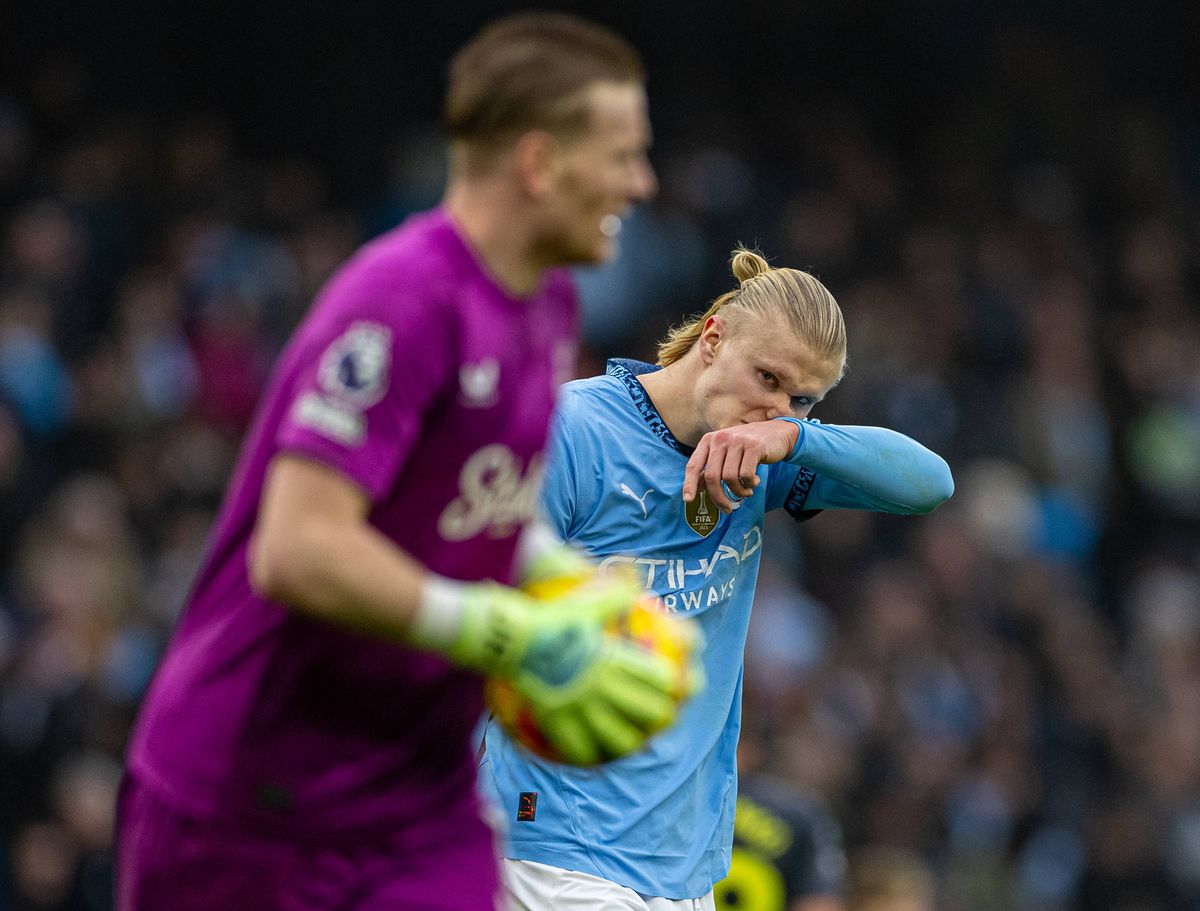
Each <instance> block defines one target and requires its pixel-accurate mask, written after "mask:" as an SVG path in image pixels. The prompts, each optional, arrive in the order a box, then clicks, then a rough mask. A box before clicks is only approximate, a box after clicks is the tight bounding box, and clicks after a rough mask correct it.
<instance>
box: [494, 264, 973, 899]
mask: <svg viewBox="0 0 1200 911" xmlns="http://www.w3.org/2000/svg"><path fill="white" fill-rule="evenodd" d="M731 266H732V269H733V274H734V276H735V277H736V278H737V280H738V283H739V286H738V288H737V289H736V290H734V291H731V292H729V293H728V294H724V295H722V296H721V297H719V298H717V300H716V301H714V302H713V304H712V306H711V307H710V308H709V309H708V312H706V313H705V314H703V315H702V316H700V317H698V318H697V319H695V320H692V321H691V322H689V323H687V324H685V325H684V326H681V327H679V328H678V329H675V330H673V331H672V332H671V333H670V334H669V335H668V337H667V339H666V340H665V341H664V342H663V343H662V344H660V345H659V349H658V361H659V365H660V367H659V368H656V367H653V366H651V365H649V364H641V363H636V362H633V361H610V362H609V366H608V373H607V375H606V376H601V377H594V378H591V379H586V380H578V381H576V382H573V383H568V384H567V386H566V387H565V388H564V390H563V394H562V399H561V401H560V402H559V409H558V411H557V413H556V416H555V421H554V432H553V434H552V443H551V448H550V453H551V454H550V458H549V461H548V463H547V471H546V492H545V501H546V511H547V514H548V515H549V516H550V517H551V519H552V520H553V521H554V522H555V523H556V530H557V531H558V532H559V533H560V534H561V535H563V536H564V537H565V538H567V539H569V540H571V541H572V542H575V543H577V544H579V545H581V546H582V547H583V548H585V549H586V550H588V551H589V552H590V553H591V554H592V556H594V557H596V558H602V563H601V565H602V566H625V567H632V568H633V569H634V570H636V571H637V572H639V573H640V574H641V577H642V580H643V581H644V582H645V584H646V586H647V588H649V589H651V590H653V591H654V592H655V593H656V594H657V595H658V596H659V601H660V602H661V607H662V609H663V610H665V611H668V612H670V613H672V614H675V615H676V616H679V617H683V618H686V620H685V622H688V623H689V624H696V625H697V626H699V627H700V629H702V630H703V632H704V639H705V640H706V642H707V648H706V649H705V652H704V673H705V677H706V678H707V680H708V684H707V686H706V687H705V690H704V692H703V694H701V695H700V696H698V697H697V698H695V699H693V700H692V701H691V702H690V703H688V705H687V706H686V707H685V708H684V710H683V712H682V713H681V714H680V719H679V722H678V723H677V724H676V725H675V726H674V727H673V728H671V729H670V730H669V731H666V732H665V733H663V734H662V735H661V736H659V737H656V738H654V739H653V740H651V741H650V743H649V745H648V747H647V749H646V750H644V751H641V752H638V753H635V754H634V755H631V756H627V757H625V758H622V759H618V760H616V761H615V762H611V763H608V764H607V765H604V766H602V767H600V768H596V769H572V768H569V767H565V766H554V765H552V764H549V763H546V762H543V761H541V760H538V759H535V758H533V757H532V756H530V755H529V754H528V753H523V752H521V751H520V750H519V749H518V748H516V747H515V746H514V745H513V743H512V741H511V740H510V739H509V738H508V737H507V736H506V735H505V734H504V733H503V732H502V731H500V730H499V729H498V728H497V726H496V725H494V724H493V725H489V726H488V729H487V734H486V739H487V758H486V760H485V764H484V771H483V782H484V784H485V786H486V787H487V788H488V789H489V791H490V794H491V796H492V798H494V800H495V802H496V807H497V809H498V811H499V814H502V816H503V817H504V818H506V819H507V820H508V845H507V848H506V851H505V857H506V859H505V861H504V876H505V881H506V886H507V887H508V890H509V896H510V899H511V905H510V907H511V908H512V909H520V911H530V909H532V911H583V909H588V911H591V909H596V911H600V909H603V911H701V909H706V911H707V909H712V908H713V905H714V895H713V884H714V883H715V882H717V881H718V880H720V879H721V878H722V877H724V876H725V875H726V874H727V873H728V871H729V863H730V853H731V847H732V842H733V822H734V804H735V799H736V796H737V773H736V762H735V755H734V751H735V748H736V746H737V741H738V731H739V727H740V724H741V693H742V653H743V650H744V648H745V644H746V630H747V627H748V625H749V621H750V606H751V603H752V601H753V598H754V585H755V581H756V577H757V575H758V562H759V558H760V556H761V550H762V534H763V518H764V514H765V513H766V511H767V510H769V509H784V510H786V511H787V512H788V513H790V514H791V515H792V516H793V517H795V518H796V519H797V520H805V519H808V518H811V517H812V516H813V515H815V514H816V513H817V512H819V511H821V510H823V509H868V510H874V511H877V512H885V513H893V514H897V515H914V514H919V513H925V512H929V511H930V510H932V509H935V508H936V507H937V506H938V505H939V504H941V503H942V501H944V500H945V499H946V498H947V497H949V496H950V494H951V492H952V491H953V487H954V485H953V480H952V478H951V475H950V469H949V468H948V467H947V466H946V463H945V462H944V461H943V460H942V459H941V458H940V457H939V456H937V455H935V454H934V453H932V452H930V451H929V450H928V449H926V448H925V447H923V446H921V445H920V444H919V443H916V442H914V441H913V440H911V439H909V438H908V437H906V436H904V435H902V434H899V433H896V432H895V431H891V430H887V429H884V428H881V427H852V426H834V425H826V424H820V423H818V422H816V421H812V420H809V419H808V417H809V413H810V412H811V411H812V409H813V408H814V407H815V406H816V405H817V403H819V402H820V401H821V400H822V399H823V398H824V397H825V396H826V394H828V393H829V392H830V390H831V389H833V387H834V386H835V385H836V384H837V382H838V380H840V379H841V376H842V371H843V370H844V368H845V363H846V332H845V327H844V324H843V321H842V314H841V310H840V309H839V308H838V305H837V302H836V301H835V300H834V299H833V297H832V295H830V293H829V291H827V290H826V289H825V287H824V285H822V284H821V283H820V282H819V281H817V280H816V279H815V278H813V276H811V275H809V274H808V273H806V272H801V271H799V270H796V269H773V268H771V267H770V266H768V264H767V262H766V261H765V260H764V259H763V258H762V257H761V256H759V255H758V254H756V253H753V252H750V251H747V250H738V251H735V253H734V256H733V260H732V263H731ZM529 808H534V811H533V812H530V811H529Z"/></svg>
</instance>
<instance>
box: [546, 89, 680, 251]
mask: <svg viewBox="0 0 1200 911" xmlns="http://www.w3.org/2000/svg"><path fill="white" fill-rule="evenodd" d="M586 99H587V104H588V110H589V114H588V126H587V128H586V129H585V130H584V132H583V133H582V134H581V135H579V136H577V137H574V138H572V139H570V140H562V141H559V140H553V141H552V143H551V145H550V146H549V149H548V152H547V158H546V162H545V167H544V169H543V170H542V171H541V172H540V175H541V177H542V178H543V181H542V182H541V183H538V184H536V185H535V192H537V194H538V199H539V203H540V206H541V209H542V217H541V230H540V231H539V234H540V239H539V242H538V258H539V259H540V260H541V261H542V262H543V263H545V264H546V265H560V264H573V263H599V262H602V261H604V260H606V259H608V258H609V257H610V256H612V255H613V254H614V253H615V252H616V248H617V243H618V236H619V234H620V231H621V220H622V218H624V217H625V216H626V215H628V213H629V211H630V209H631V208H632V207H633V206H634V205H635V204H637V203H639V202H642V201H645V200H647V199H650V198H651V197H652V196H653V195H654V193H655V192H656V191H657V189H658V182H657V179H656V178H655V176H654V170H653V168H651V166H650V161H649V159H648V158H647V156H646V152H647V149H648V148H649V145H650V121H649V119H648V117H647V114H646V93H645V90H644V89H643V88H642V87H641V86H640V85H638V84H636V83H621V82H599V83H596V84H594V85H592V86H591V87H590V88H589V89H588V90H587V94H586Z"/></svg>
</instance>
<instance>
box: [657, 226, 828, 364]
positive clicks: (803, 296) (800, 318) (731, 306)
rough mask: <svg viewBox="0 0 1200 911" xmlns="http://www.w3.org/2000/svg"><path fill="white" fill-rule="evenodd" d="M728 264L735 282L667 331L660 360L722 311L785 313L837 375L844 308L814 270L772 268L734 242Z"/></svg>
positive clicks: (672, 356) (681, 351)
mask: <svg viewBox="0 0 1200 911" xmlns="http://www.w3.org/2000/svg"><path fill="white" fill-rule="evenodd" d="M729 268H730V270H731V271H732V272H733V276H734V278H736V279H737V280H738V287H737V288H736V289H734V290H733V291H727V292H726V293H725V294H722V295H721V296H720V297H718V298H717V299H716V300H714V301H713V302H712V304H710V305H709V308H708V309H707V310H705V311H704V313H702V314H700V315H699V316H696V317H693V318H692V319H690V320H688V321H687V322H685V323H684V324H683V325H681V326H676V327H674V328H672V329H670V330H669V331H668V332H667V335H666V338H664V339H663V340H662V341H661V342H659V343H658V363H659V365H660V366H663V367H666V366H668V365H670V364H673V363H675V361H677V360H679V359H680V358H681V357H683V356H684V355H685V354H687V353H688V351H690V350H691V348H692V345H694V344H695V343H696V340H697V339H698V338H700V334H701V332H703V331H704V324H705V323H706V322H708V319H709V317H712V316H715V315H716V314H717V313H718V312H720V311H726V312H729V313H730V315H734V314H736V316H735V321H737V319H738V317H741V316H742V315H754V316H768V315H771V314H779V315H781V316H783V317H784V319H785V320H786V321H787V324H788V325H789V326H790V327H791V329H792V331H793V332H794V333H795V334H796V337H797V338H798V339H800V340H801V341H802V342H804V343H805V344H806V345H807V346H808V347H809V349H810V350H811V351H812V354H813V356H814V357H816V358H818V359H820V360H822V361H829V362H831V363H837V364H838V365H839V372H838V375H839V377H840V376H841V372H842V371H844V370H845V365H846V324H845V322H844V321H843V320H842V311H841V308H840V307H838V303H837V301H836V300H834V299H833V295H832V294H830V293H829V290H828V289H827V288H826V287H825V286H824V285H823V284H821V283H820V282H819V281H818V280H817V279H816V278H814V277H813V276H812V275H809V274H808V273H807V272H803V271H801V270H799V269H774V268H772V267H771V266H770V265H769V264H768V263H767V261H766V259H764V258H763V255H762V254H761V253H759V252H758V251H755V250H748V249H746V248H745V247H742V246H738V247H737V248H736V249H735V250H734V251H733V254H732V255H731V257H730V259H729Z"/></svg>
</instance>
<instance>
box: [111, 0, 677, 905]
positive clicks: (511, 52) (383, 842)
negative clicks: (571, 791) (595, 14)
mask: <svg viewBox="0 0 1200 911" xmlns="http://www.w3.org/2000/svg"><path fill="white" fill-rule="evenodd" d="M642 81H643V77H642V71H641V65H640V62H639V60H638V57H637V55H636V53H635V52H634V51H633V50H632V49H631V48H630V47H629V46H628V45H627V44H626V43H625V42H624V41H623V40H622V39H621V38H619V37H617V36H616V35H614V34H612V33H610V32H608V31H607V30H605V29H601V28H598V27H596V26H594V25H591V24H590V23H587V22H583V21H581V20H578V19H575V18H573V17H568V16H562V15H555V14H530V15H526V16H518V17H512V18H509V19H505V20H500V21H499V22H497V23H495V24H493V25H492V26H491V27H489V28H488V29H485V30H484V31H483V32H482V33H481V34H480V35H479V36H477V37H476V38H475V39H474V40H473V41H472V42H471V43H469V44H468V45H467V46H466V47H465V48H464V49H463V50H462V51H460V52H459V54H458V55H457V56H456V57H455V59H454V61H453V62H452V65H451V71H450V80H449V86H448V93H447V98H446V111H445V117H446V126H447V129H448V132H449V138H450V151H451V162H450V181H449V185H448V187H447V190H446V196H445V200H444V203H443V205H442V206H441V207H439V208H438V209H436V210H434V211H431V212H428V213H424V214H422V215H418V216H415V217H413V218H412V219H410V220H409V221H407V222H406V223H405V224H404V225H402V226H401V227H400V228H398V229H396V230H395V231H393V232H391V233H389V234H386V235H384V236H383V237H380V238H378V239H376V240H375V241H373V242H371V243H369V244H368V245H366V246H365V247H364V248H363V249H362V250H361V251H359V253H358V254H357V255H356V256H355V257H354V258H353V259H352V260H351V261H350V262H349V263H348V264H347V265H346V266H344V267H343V268H342V269H341V271H340V272H339V273H338V274H337V275H335V276H334V278H333V279H332V280H331V281H330V282H329V284H328V285H327V286H326V288H325V289H324V290H323V291H322V293H321V294H320V295H319V297H318V299H317V300H316V303H315V304H314V306H313V308H312V311H311V313H310V314H309V316H308V317H307V319H306V320H305V321H304V323H303V325H302V326H301V327H300V328H299V329H298V331H297V332H296V334H295V336H294V337H293V338H292V340H291V342H290V344H289V345H288V347H287V349H286V350H285V351H284V353H283V355H282V357H281V359H280V362H279V364H278V365H277V367H276V371H275V374H274V376H273V378H272V381H271V384H270V387H269V389H268V390H267V392H266V395H265V398H264V400H263V402H262V403H261V405H260V410H259V413H258V416H257V419H256V421H255V424H254V426H253V428H252V429H251V431H250V434H249V436H248V438H247V440H246V444H245V448H244V450H243V453H242V457H241V460H240V463H239V465H238V467H237V471H236V474H235V476H234V478H233V480H232V482H231V484H230V487H229V491H228V494H227V497H226V500H225V503H224V506H223V508H222V510H221V513H220V516H219V518H218V520H217V524H216V527H215V529H214V531H213V538H212V540H211V542H210V546H209V551H208V557H207V560H206V562H205V564H204V566H203V568H202V570H201V572H200V574H199V577H198V579H197V581H196V583H195V586H194V589H193V592H192V595H191V598H190V601H189V603H188V605H187V607H186V610H185V612H184V614H183V616H182V618H181V620H180V622H179V626H178V629H177V630H176V632H175V635H174V638H173V640H172V642H171V645H170V648H169V650H168V652H167V654H166V657H165V659H164V661H163V664H162V666H161V668H160V669H159V671H158V674H157V676H156V678H155V680H154V683H153V685H152V687H151V689H150V692H149V694H148V695H147V697H146V700H145V703H144V705H143V707H142V711H141V715H140V718H139V722H138V725H137V728H136V731H135V734H134V737H133V739H132V743H131V745H130V750H129V756H128V775H127V779H126V781H125V784H124V787H123V790H122V796H121V803H120V808H119V823H118V860H117V864H118V870H117V877H118V881H117V892H118V907H119V908H120V909H122V911H133V909H171V911H187V909H192V908H196V909H201V908H203V909H206V911H208V909H214V908H219V909H233V908H253V909H261V911H270V909H303V908H322V909H327V908H338V909H344V911H374V909H385V908H386V909H393V908H403V909H406V911H420V909H442V911H455V909H458V911H485V909H487V911H491V909H492V908H493V907H494V901H495V893H496V870H495V860H494V857H493V848H492V840H491V834H490V831H489V830H488V829H487V828H486V827H485V826H484V824H483V823H482V821H481V820H480V818H479V814H478V808H477V806H476V800H475V797H474V762H473V758H474V757H473V755H472V751H471V746H470V745H471V734H472V729H473V727H474V725H475V724H476V722H477V721H478V719H479V717H480V714H481V710H482V695H481V694H482V686H481V676H480V675H481V674H482V675H491V676H493V677H498V678H507V679H509V680H511V681H512V682H513V685H514V686H515V687H517V689H518V690H519V691H520V692H521V693H522V695H523V697H524V698H526V699H527V700H528V702H529V703H530V704H531V705H532V706H533V709H534V711H535V712H536V714H537V716H538V723H539V725H540V727H541V728H542V729H543V730H544V731H545V732H546V734H547V736H548V737H549V738H550V739H551V740H552V741H553V742H554V744H555V747H556V748H557V750H558V751H559V752H560V753H561V754H562V755H563V756H564V757H567V758H568V759H569V760H570V761H574V762H581V763H589V762H595V761H599V760H602V759H607V758H611V757H613V756H620V755H623V754H624V753H627V752H628V751H630V750H632V749H636V748H637V747H639V746H640V745H641V744H642V742H643V740H644V736H645V733H646V732H647V731H649V730H653V729H655V728H657V727H659V726H662V725H663V724H665V723H667V722H669V721H670V720H671V717H672V715H673V713H674V711H675V709H674V703H673V702H672V701H671V700H670V699H669V698H668V697H667V695H666V694H667V692H668V690H669V688H670V687H671V686H672V684H673V683H674V682H675V681H673V680H672V679H671V669H670V668H669V667H668V666H667V665H666V664H665V662H664V661H663V660H662V659H660V658H658V657H656V656H652V655H650V654H648V653H646V652H642V651H640V650H638V649H635V648H634V647H632V646H631V645H629V644H628V643H626V642H624V641H623V640H619V639H618V638H616V637H614V636H611V635H609V634H607V633H604V632H602V624H603V622H604V621H605V620H606V619H607V618H611V617H613V616H614V615H617V614H620V613H621V612H623V611H627V610H628V609H629V608H630V606H631V604H632V603H633V601H634V600H635V599H636V598H637V597H638V595H639V594H640V589H639V588H638V586H637V585H636V584H635V583H633V582H632V581H629V580H625V581H620V580H612V581H603V580H596V581H594V582H592V583H591V584H589V585H586V586H584V587H582V588H579V589H576V590H574V591H573V592H572V593H570V594H567V595H564V596H561V597H560V598H559V599H558V602H559V603H553V602H550V603H537V604H535V602H533V601H532V600H531V599H530V598H529V597H527V596H526V595H524V594H522V593H521V592H520V591H518V590H517V589H515V588H511V587H506V586H507V585H509V584H513V583H518V582H520V581H522V579H523V578H524V577H525V576H526V575H527V574H528V573H530V572H532V573H534V574H537V573H542V574H545V573H547V572H553V571H554V569H553V567H554V565H555V553H554V548H555V544H554V543H553V542H550V543H546V541H545V538H544V537H541V538H539V536H538V535H534V534H524V535H523V532H524V531H526V530H527V529H526V526H527V525H529V523H530V519H531V517H532V515H533V513H534V509H535V502H536V491H537V487H538V483H539V476H540V466H541V459H542V449H543V447H544V445H545V442H546V435H547V428H548V424H549V420H550V414H551V409H552V407H553V404H554V396H555V392H556V389H557V386H558V385H559V383H560V382H561V381H562V380H563V379H565V378H567V376H569V372H570V370H571V367H572V364H573V362H574V354H575V336H576V307H575V294H574V290H573V287H572V285H571V282H570V279H569V278H568V276H567V274H566V273H565V272H563V271H561V270H559V269H557V268H554V267H557V266H562V265H565V264H569V263H591V262H599V261H601V260H604V259H605V258H607V257H608V256H609V255H610V253H611V251H612V248H613V235H615V234H616V232H617V230H618V229H619V227H620V217H621V216H622V215H623V214H624V213H625V212H626V210H627V209H628V208H629V207H630V206H631V205H632V204H634V203H636V202H638V201H639V200H642V199H645V198H647V197H649V196H650V195H652V194H653V192H654V190H655V178H654V174H653V172H652V170H651V168H650V166H649V163H648V162H647V159H646V148H647V145H648V142H649V126H648V122H647V116H646V105H645V95H644V90H643V85H642ZM519 540H520V541H521V542H523V543H521V544H520V545H519V543H518V542H519ZM489 579H490V580H496V581H495V582H489V581H483V580H489ZM501 583H503V584H501Z"/></svg>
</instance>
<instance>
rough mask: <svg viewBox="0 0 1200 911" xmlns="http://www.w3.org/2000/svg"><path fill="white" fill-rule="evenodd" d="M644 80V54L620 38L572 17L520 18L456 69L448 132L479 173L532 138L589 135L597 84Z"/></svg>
mask: <svg viewBox="0 0 1200 911" xmlns="http://www.w3.org/2000/svg"><path fill="white" fill-rule="evenodd" d="M644 80H645V74H644V69H643V66H642V61H641V58H640V57H639V55H638V53H637V51H636V50H634V49H633V47H632V46H631V45H630V44H629V43H628V42H627V41H626V40H625V39H624V38H622V37H621V36H620V35H618V34H617V33H616V32H613V31H611V30H609V29H607V28H605V27H603V26H601V25H597V24H595V23H593V22H589V21H588V20H586V19H581V18H579V17H578V16H573V15H570V14H568V13H552V12H531V13H518V14H516V15H512V16H505V17H503V18H501V19H498V20H496V21H495V22H493V23H492V24H491V25H488V26H487V27H485V28H484V29H483V31H481V32H480V33H479V34H478V35H476V36H475V37H474V38H472V39H471V40H470V41H469V42H468V43H467V44H466V45H464V46H463V48H462V49H461V50H459V51H458V53H457V54H455V55H454V57H453V59H452V60H451V61H450V69H449V80H448V84H447V88H446V100H445V107H444V110H443V118H442V121H443V126H444V128H445V131H446V135H447V137H448V138H449V140H450V143H451V148H452V149H453V150H454V152H455V153H456V155H457V157H458V158H459V159H460V160H463V161H465V162H466V163H467V167H469V168H470V169H472V170H478V169H479V168H481V167H483V166H486V164H487V163H488V162H489V161H491V160H492V159H493V158H494V156H495V154H496V153H497V152H498V151H500V150H501V149H503V148H504V147H506V146H507V145H508V144H509V143H511V142H512V141H514V140H515V139H516V138H517V137H518V136H520V135H521V134H523V133H525V132H528V131H529V130H537V129H542V130H547V131H549V132H551V133H554V134H555V135H556V136H559V137H560V138H563V139H570V138H572V137H573V136H574V135H576V134H578V133H579V132H582V131H583V130H584V129H585V128H586V127H587V118H588V107H587V104H586V98H585V96H584V92H585V90H586V89H587V88H588V87H589V86H591V85H593V84H594V83H597V82H634V83H642V82H643V81H644Z"/></svg>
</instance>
